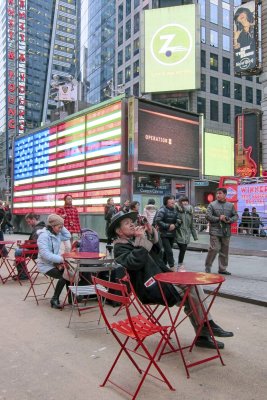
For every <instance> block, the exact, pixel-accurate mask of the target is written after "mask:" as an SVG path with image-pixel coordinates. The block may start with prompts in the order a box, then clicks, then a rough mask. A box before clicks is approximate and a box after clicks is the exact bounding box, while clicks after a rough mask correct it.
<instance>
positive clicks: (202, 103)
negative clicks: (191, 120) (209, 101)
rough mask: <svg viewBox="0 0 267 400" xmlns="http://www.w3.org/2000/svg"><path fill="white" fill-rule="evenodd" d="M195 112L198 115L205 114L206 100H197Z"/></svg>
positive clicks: (200, 98) (201, 98) (199, 98)
mask: <svg viewBox="0 0 267 400" xmlns="http://www.w3.org/2000/svg"><path fill="white" fill-rule="evenodd" d="M197 112H198V113H199V114H204V115H205V114H206V99H203V97H198V98H197Z"/></svg>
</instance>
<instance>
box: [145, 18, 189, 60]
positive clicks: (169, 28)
mask: <svg viewBox="0 0 267 400" xmlns="http://www.w3.org/2000/svg"><path fill="white" fill-rule="evenodd" d="M191 49H192V37H191V34H190V32H189V31H188V29H187V28H185V27H184V26H182V25H178V24H169V25H164V26H162V27H161V28H159V29H158V30H157V31H156V33H155V34H154V36H153V38H152V40H151V45H150V50H151V54H152V56H153V58H154V59H155V60H156V61H157V62H158V63H160V64H163V65H169V66H172V65H176V64H180V63H181V62H183V61H184V60H185V59H186V58H187V57H188V55H189V54H190V52H191Z"/></svg>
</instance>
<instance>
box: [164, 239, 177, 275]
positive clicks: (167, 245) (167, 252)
mask: <svg viewBox="0 0 267 400" xmlns="http://www.w3.org/2000/svg"><path fill="white" fill-rule="evenodd" d="M174 239H175V238H174V237H161V241H162V246H163V249H164V254H163V261H164V262H165V264H166V265H167V263H168V264H169V267H170V268H171V267H173V266H174V258H173V251H172V246H173V243H174Z"/></svg>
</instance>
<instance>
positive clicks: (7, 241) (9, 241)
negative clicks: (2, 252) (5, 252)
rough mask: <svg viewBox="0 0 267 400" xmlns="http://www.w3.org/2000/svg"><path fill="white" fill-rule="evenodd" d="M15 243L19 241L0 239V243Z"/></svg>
mask: <svg viewBox="0 0 267 400" xmlns="http://www.w3.org/2000/svg"><path fill="white" fill-rule="evenodd" d="M14 243H17V242H14V241H11V240H1V241H0V244H14Z"/></svg>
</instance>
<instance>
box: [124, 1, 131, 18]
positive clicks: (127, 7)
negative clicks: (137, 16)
mask: <svg viewBox="0 0 267 400" xmlns="http://www.w3.org/2000/svg"><path fill="white" fill-rule="evenodd" d="M131 2H132V0H126V9H125V11H126V16H127V15H129V14H130V13H131Z"/></svg>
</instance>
